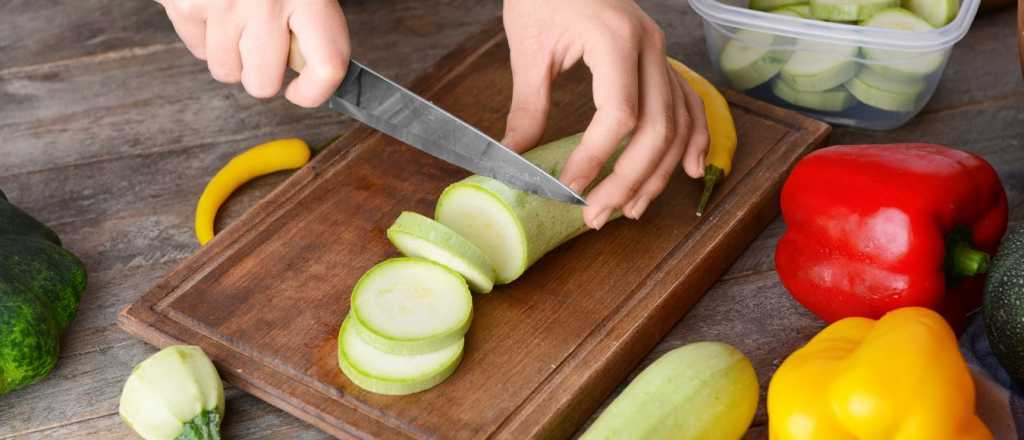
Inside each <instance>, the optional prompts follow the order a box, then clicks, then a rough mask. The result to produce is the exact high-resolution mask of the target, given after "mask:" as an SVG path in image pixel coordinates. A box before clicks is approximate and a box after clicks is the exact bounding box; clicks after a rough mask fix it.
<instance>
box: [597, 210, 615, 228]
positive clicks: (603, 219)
mask: <svg viewBox="0 0 1024 440" xmlns="http://www.w3.org/2000/svg"><path fill="white" fill-rule="evenodd" d="M611 213H612V210H611V209H608V208H605V210H604V211H601V212H600V213H599V214H597V215H596V216H594V229H597V230H600V229H601V228H602V227H604V224H605V223H608V216H610V215H611Z"/></svg>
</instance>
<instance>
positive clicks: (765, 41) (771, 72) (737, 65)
mask: <svg viewBox="0 0 1024 440" xmlns="http://www.w3.org/2000/svg"><path fill="white" fill-rule="evenodd" d="M784 38H785V37H776V36H775V35H772V34H767V33H763V32H755V31H748V30H740V31H738V32H736V35H735V36H734V37H733V38H732V39H731V40H729V42H728V43H725V48H723V49H722V55H721V59H720V62H719V65H720V66H721V68H722V73H724V74H725V76H726V77H727V78H729V82H730V83H731V84H732V86H733V87H735V88H736V89H737V90H747V89H752V88H754V87H757V86H759V85H761V84H763V83H764V82H766V81H768V80H770V79H772V77H774V76H775V75H776V74H777V73H779V69H781V68H782V65H783V64H785V63H786V60H788V59H789V56H790V54H791V52H790V51H789V50H787V49H779V48H775V47H776V46H778V45H782V44H784V43H786V42H787V40H786V39H784Z"/></svg>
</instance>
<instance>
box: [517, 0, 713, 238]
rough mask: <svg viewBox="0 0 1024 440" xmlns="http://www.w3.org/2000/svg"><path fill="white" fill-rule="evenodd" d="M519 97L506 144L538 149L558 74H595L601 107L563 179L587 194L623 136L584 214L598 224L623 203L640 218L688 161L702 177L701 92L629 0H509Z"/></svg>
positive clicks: (703, 131)
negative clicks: (580, 69) (679, 71)
mask: <svg viewBox="0 0 1024 440" xmlns="http://www.w3.org/2000/svg"><path fill="white" fill-rule="evenodd" d="M504 22H505V31H506V33H507V34H508V41H509V47H510V49H511V58H512V76H513V83H514V86H513V97H512V106H511V108H510V110H509V115H508V123H507V126H506V127H507V128H506V131H505V138H504V140H503V141H502V142H503V143H504V144H505V145H507V146H509V147H510V148H512V149H514V150H516V151H524V150H527V149H529V148H532V147H534V146H535V145H536V144H537V141H538V140H539V139H540V137H541V135H542V134H543V133H544V126H545V123H546V121H547V116H548V110H549V108H550V106H551V96H550V95H551V82H552V81H553V80H554V78H555V76H557V75H558V73H560V72H563V71H565V70H567V69H569V68H570V67H572V66H573V65H574V64H576V62H577V61H579V60H581V59H582V60H583V62H584V63H585V64H586V65H587V66H588V67H589V68H590V71H591V72H592V73H593V78H594V80H593V94H594V104H595V106H596V107H597V112H596V113H595V114H594V117H593V119H592V120H591V122H590V124H589V126H588V127H587V130H586V132H585V133H584V135H583V140H582V141H581V142H580V145H579V147H577V148H576V150H575V151H574V152H573V154H572V155H571V156H570V157H569V160H568V162H566V165H565V167H564V168H563V170H562V175H561V176H560V180H561V181H562V182H564V183H565V184H566V185H569V187H570V188H572V189H573V190H575V191H577V192H580V191H582V190H583V189H584V188H587V187H588V186H589V185H590V183H591V182H592V181H593V180H594V178H595V177H596V176H597V174H598V173H599V172H600V170H601V168H602V167H603V166H604V164H605V163H606V162H607V160H608V158H609V157H611V155H612V154H613V153H614V152H615V151H616V147H618V146H619V145H620V144H621V142H622V140H623V139H625V138H626V137H627V136H630V135H632V137H631V138H630V140H629V143H628V144H627V145H626V148H625V151H624V152H623V153H622V155H621V156H620V157H619V159H618V160H617V161H616V163H615V168H614V171H613V172H612V173H611V174H610V175H609V176H608V177H606V178H605V179H604V180H603V181H602V182H601V183H600V184H598V185H597V186H596V187H595V188H594V189H593V190H592V191H591V192H590V193H589V194H588V195H587V204H588V206H587V207H586V208H584V210H583V218H584V220H585V221H586V223H587V225H588V226H590V227H591V228H595V229H600V228H601V226H603V225H604V224H605V222H607V221H608V218H609V216H610V215H611V214H612V212H613V211H614V210H615V209H622V211H623V214H625V215H626V216H627V217H630V218H633V219H636V218H639V217H640V216H641V215H642V214H643V212H644V211H645V210H646V209H647V206H648V204H649V203H650V202H651V200H653V199H654V198H655V197H657V196H658V194H660V193H661V191H662V190H664V189H665V186H666V185H667V184H668V181H669V178H670V177H671V175H672V172H673V171H674V170H675V167H676V164H678V163H680V161H682V165H683V169H684V170H685V171H686V174H688V175H689V176H690V177H694V178H698V177H701V176H703V175H704V156H705V155H706V153H707V149H708V140H709V138H708V130H707V122H706V118H705V115H704V106H703V104H702V102H701V100H700V97H699V96H697V94H696V93H695V92H694V91H693V90H692V89H691V88H690V86H689V84H687V83H686V81H684V80H683V79H682V78H680V77H679V76H678V75H676V74H675V73H674V71H673V70H672V68H671V67H670V66H669V65H668V62H667V60H666V58H665V41H664V34H663V33H662V31H661V29H660V28H659V27H658V25H657V24H656V23H655V22H654V21H653V20H652V19H651V18H650V17H649V16H647V14H645V13H644V12H643V11H642V10H641V9H640V7H639V6H637V5H636V4H635V3H634V2H633V1H631V0H559V1H546V0H506V1H505V6H504Z"/></svg>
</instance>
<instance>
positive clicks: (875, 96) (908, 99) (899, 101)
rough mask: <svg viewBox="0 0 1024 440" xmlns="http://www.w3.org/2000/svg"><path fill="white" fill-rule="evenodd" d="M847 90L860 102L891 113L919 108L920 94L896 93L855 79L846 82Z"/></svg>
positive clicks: (857, 78)
mask: <svg viewBox="0 0 1024 440" xmlns="http://www.w3.org/2000/svg"><path fill="white" fill-rule="evenodd" d="M846 89H847V90H849V91H850V93H851V94H853V96H854V97H855V98H857V100H858V101H860V102H863V103H865V104H867V105H870V106H872V107H875V108H880V109H882V110H888V111H891V112H909V111H911V110H913V109H914V108H915V107H917V101H918V98H919V96H920V94H919V93H905V92H895V91H891V90H883V89H880V88H877V87H874V86H872V85H869V84H868V83H866V82H864V81H863V80H861V79H860V78H859V77H854V78H852V79H850V80H849V81H847V82H846Z"/></svg>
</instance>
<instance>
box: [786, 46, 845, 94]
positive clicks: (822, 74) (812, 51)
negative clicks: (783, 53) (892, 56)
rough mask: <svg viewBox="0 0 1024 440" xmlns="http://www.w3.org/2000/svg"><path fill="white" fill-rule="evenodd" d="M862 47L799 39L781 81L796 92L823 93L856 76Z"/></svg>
mask: <svg viewBox="0 0 1024 440" xmlns="http://www.w3.org/2000/svg"><path fill="white" fill-rule="evenodd" d="M858 52H860V48H858V47H857V46H848V45H843V44H834V43H828V42H823V41H815V40H800V41H798V42H797V44H796V47H795V48H794V49H793V56H791V57H789V61H786V64H784V65H783V66H782V70H780V71H779V78H781V79H782V80H783V81H785V82H786V84H787V85H789V86H790V87H792V88H793V89H796V90H800V91H803V92H822V91H825V90H829V89H832V88H835V87H837V86H840V85H842V84H843V83H844V82H846V81H847V80H849V79H850V78H853V76H854V75H856V74H857V62H856V57H857V53H858Z"/></svg>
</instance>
